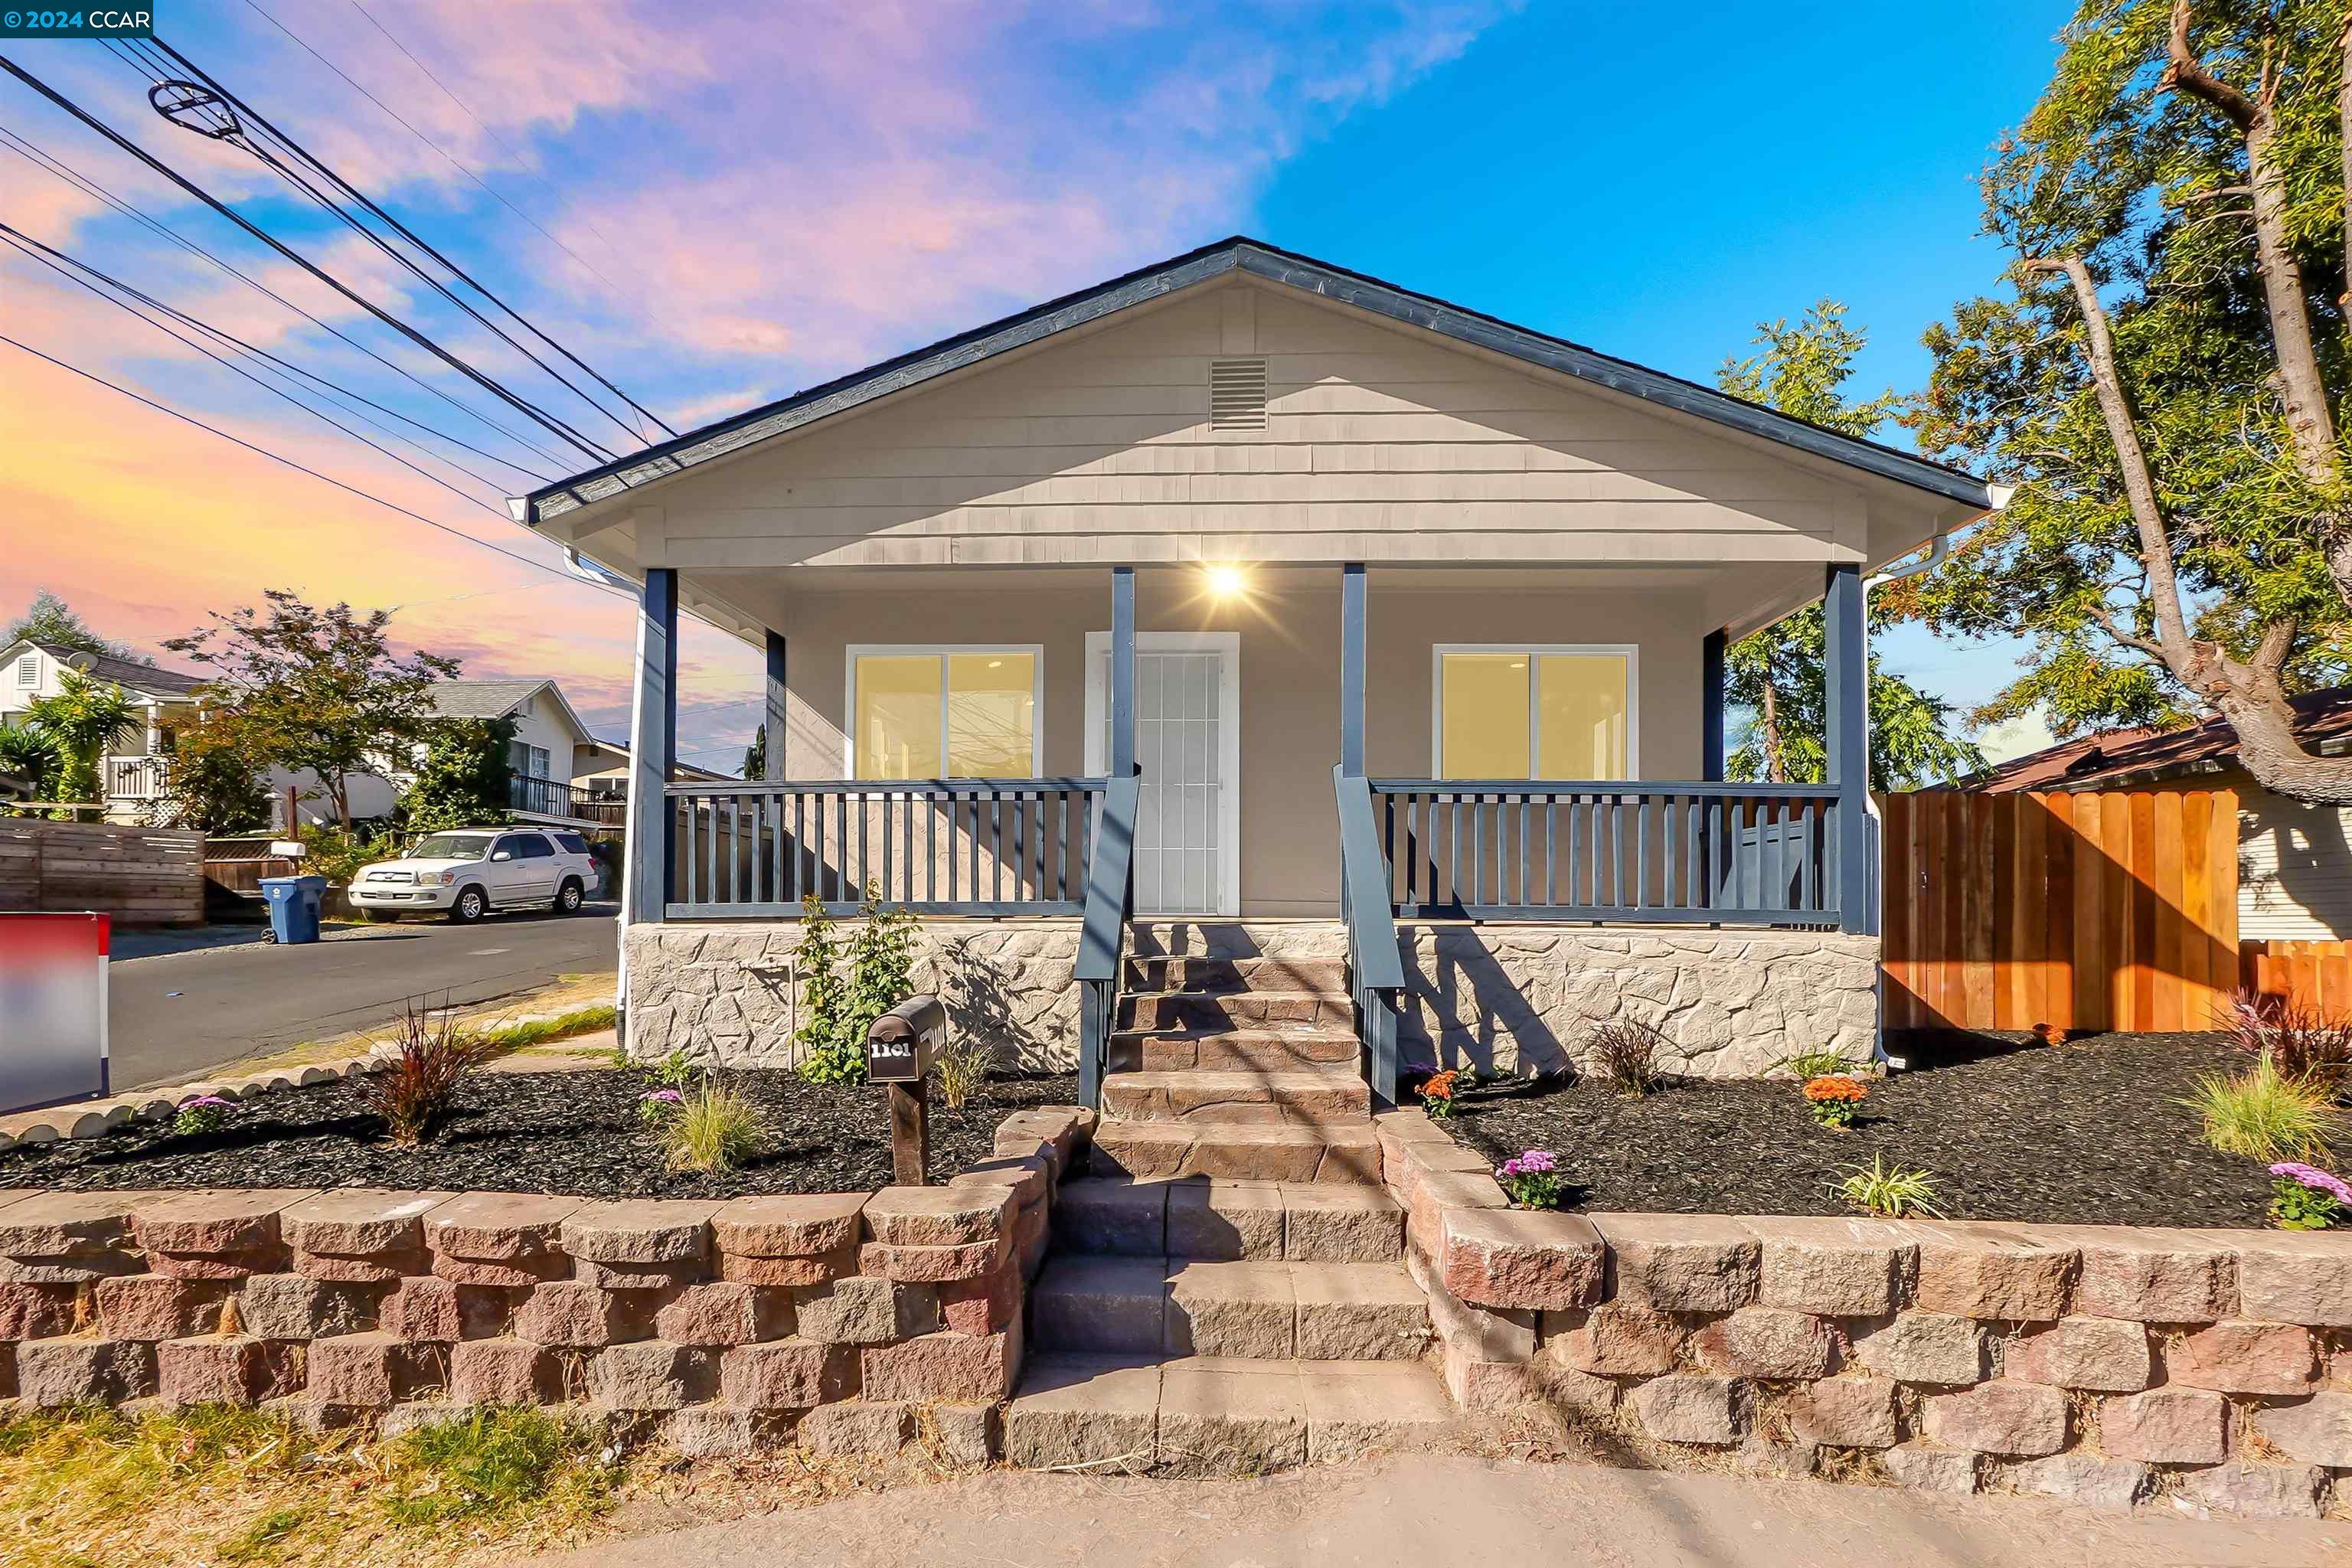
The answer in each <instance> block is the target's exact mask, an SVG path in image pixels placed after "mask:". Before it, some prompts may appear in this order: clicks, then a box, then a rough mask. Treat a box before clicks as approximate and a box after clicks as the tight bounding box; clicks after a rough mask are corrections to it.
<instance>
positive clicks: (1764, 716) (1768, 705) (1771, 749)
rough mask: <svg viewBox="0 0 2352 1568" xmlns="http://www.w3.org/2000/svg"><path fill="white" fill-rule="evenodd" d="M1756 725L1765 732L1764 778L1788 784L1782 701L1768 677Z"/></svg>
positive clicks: (1766, 780)
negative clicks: (1783, 746) (1782, 737)
mask: <svg viewBox="0 0 2352 1568" xmlns="http://www.w3.org/2000/svg"><path fill="white" fill-rule="evenodd" d="M1756 727H1757V728H1758V729H1759V730H1760V731H1763V733H1764V780H1765V782H1766V783H1767V784H1787V783H1788V782H1789V764H1788V761H1787V759H1786V758H1785V757H1784V756H1783V755H1782V754H1781V751H1780V695H1779V693H1777V692H1775V691H1774V690H1773V689H1772V682H1771V680H1770V679H1769V677H1768V678H1767V679H1766V680H1765V682H1764V700H1763V702H1762V703H1761V704H1759V711H1758V714H1757V722H1756Z"/></svg>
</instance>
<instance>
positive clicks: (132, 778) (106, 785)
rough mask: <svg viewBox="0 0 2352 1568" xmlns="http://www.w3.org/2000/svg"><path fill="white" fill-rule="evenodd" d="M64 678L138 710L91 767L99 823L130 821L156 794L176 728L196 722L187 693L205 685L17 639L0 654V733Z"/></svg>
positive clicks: (175, 672)
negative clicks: (99, 802) (97, 684)
mask: <svg viewBox="0 0 2352 1568" xmlns="http://www.w3.org/2000/svg"><path fill="white" fill-rule="evenodd" d="M70 671H79V672H80V673H82V674H84V675H87V676H89V677H90V678H91V679H96V680H102V681H110V682H112V683H113V684H114V685H117V686H120V687H121V688H122V689H123V690H125V691H127V692H129V693H130V694H131V699H132V700H134V701H135V702H136V703H137V704H138V705H139V710H140V715H141V716H140V718H139V719H137V720H134V721H132V722H131V723H130V724H128V725H125V726H124V727H123V729H122V731H121V733H119V734H118V735H116V736H115V738H114V742H113V744H111V745H110V746H108V747H107V749H106V751H105V753H104V754H103V755H102V756H101V757H100V763H99V781H100V787H101V788H102V789H103V790H104V791H105V795H106V816H107V819H108V820H109V821H113V822H126V823H127V822H135V821H137V820H138V819H139V817H140V816H141V814H142V812H143V811H144V810H145V808H146V806H147V805H148V803H150V802H151V801H152V800H154V799H155V797H156V796H157V795H161V794H162V793H163V757H164V755H165V753H167V752H170V750H171V749H172V742H173V736H174V735H175V734H176V733H177V732H178V731H179V730H180V728H181V727H182V726H183V725H189V724H194V722H195V721H196V703H195V696H194V694H195V691H196V689H197V688H199V687H201V686H202V685H204V683H205V678H204V677H203V676H201V675H192V674H190V673H188V672H187V671H186V670H182V669H165V668H162V667H161V666H159V665H152V664H142V663H141V662H140V661H138V660H137V659H131V658H117V657H115V656H114V655H112V654H93V653H84V652H82V651H81V650H80V649H79V648H69V647H61V646H58V645H57V644H54V643H39V642H32V641H27V640H23V639H20V640H18V641H16V642H13V643H10V644H9V645H8V646H7V647H5V648H0V727H5V728H8V729H15V728H17V727H18V726H21V725H22V724H24V723H25V722H26V712H27V710H30V709H31V707H32V706H33V704H34V703H35V702H36V701H37V700H40V699H41V698H44V697H55V696H57V695H58V693H59V692H60V691H62V690H63V689H65V677H66V675H67V674H68V672H70Z"/></svg>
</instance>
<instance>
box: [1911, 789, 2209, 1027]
mask: <svg viewBox="0 0 2352 1568" xmlns="http://www.w3.org/2000/svg"><path fill="white" fill-rule="evenodd" d="M1884 841H1885V860H1884V862H1883V864H1884V872H1885V921H1884V928H1885V942H1884V946H1883V951H1882V957H1883V962H1884V963H1885V980H1886V984H1885V1020H1886V1024H1887V1026H1888V1027H1890V1028H1931V1029H1932V1028H1949V1029H2030V1028H2032V1026H2035V1025H2036V1024H2052V1025H2055V1026H2058V1027H2059V1028H2062V1029H2069V1030H2094V1029H2136V1030H2174V1029H2205V1028H2210V1027H2213V1026H2214V1023H2215V1020H2216V1017H2217V1016H2218V1013H2219V1010H2220V1009H2221V1006H2222V1005H2224V1004H2225V1003H2226V1002H2227V1000H2228V998H2229V995H2230V993H2231V991H2232V990H2233V989H2234V988H2235V987H2236V986H2237V984H2238V968H2239V959H2238V798H2237V795H2235V794H2234V793H2233V792H2231V791H2230V790H2225V789H2217V790H2181V791H2175V792H2169V793H2162V792H2156V793H2151V792H2143V791H2129V792H2126V791H2115V792H2105V791H2098V792H2094V791H2084V792H2081V793H2074V794H2051V795H1963V794H1959V793H1957V792H1954V791H1948V790H1933V791H1926V792H1922V793H1920V794H1916V795H1889V796H1887V797H1886V799H1885V839H1884Z"/></svg>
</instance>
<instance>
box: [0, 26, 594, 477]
mask: <svg viewBox="0 0 2352 1568" xmlns="http://www.w3.org/2000/svg"><path fill="white" fill-rule="evenodd" d="M0 70H5V71H6V72H7V73H8V74H9V75H10V76H13V77H15V78H16V79H17V80H19V81H21V82H23V83H24V84H25V85H26V86H27V87H29V88H31V89H33V90H34V91H36V92H37V93H39V94H40V95H41V96H42V97H43V98H46V99H47V100H49V101H50V102H51V103H54V104H56V105H57V106H58V108H60V109H62V110H65V111H66V112H67V113H68V114H70V115H72V116H73V117H74V118H75V119H77V120H79V121H81V122H82V123H83V124H85V125H87V126H89V128H90V129H91V130H93V131H95V132H98V133H99V134H100V135H101V136H103V137H105V138H106V139H107V140H108V141H109V142H112V143H114V145H116V146H117V147H120V148H121V150H122V151H124V152H126V153H130V154H131V156H132V157H134V158H137V159H138V160H139V161H140V162H141V163H144V164H146V165H147V166H148V167H149V168H151V169H152V170H154V171H155V173H157V174H161V175H163V177H164V178H165V179H167V180H170V181H171V182H172V183H173V184H175V185H177V186H179V187H180V188H181V189H182V190H184V191H185V192H187V193H188V194H189V195H192V196H194V197H195V198H196V199H197V200H198V201H201V202H203V203H204V204H205V205H206V206H208V207H210V208H212V209H213V210H214V211H215V212H216V213H218V214H220V215H221V216H223V217H226V218H227V219H228V220H229V221H230V222H231V223H233V224H235V225H236V226H237V227H239V228H241V229H243V230H244V231H245V232H246V233H247V234H249V235H251V236H252V237H254V238H256V239H257V240H259V241H261V242H262V243H263V244H264V245H267V246H268V247H269V248H270V249H272V250H274V251H276V252H278V254H279V255H280V256H283V257H284V258H286V259H287V260H289V261H291V262H293V263H294V264H295V265H296V266H298V267H299V268H302V269H303V270H304V271H305V272H308V273H310V275H311V276H312V277H314V278H316V279H319V281H320V282H321V283H324V284H326V285H327V286H328V287H329V288H331V289H333V290H334V291H335V292H336V293H338V294H341V296H342V297H343V298H344V299H346V300H350V301H351V302H352V303H353V304H354V305H357V306H359V307H360V308H361V309H362V310H365V311H366V312H367V313H368V314H369V315H371V316H373V317H374V318H376V320H378V321H382V322H383V324H384V325H386V326H388V327H390V328H392V329H393V330H394V331H396V332H398V333H400V334H401V335H402V336H403V337H405V338H407V339H408V340H409V341H410V342H414V343H415V344H416V345H417V346H418V347H420V348H422V349H424V350H425V352H426V353H430V354H432V355H433V356H434V357H435V358H436V359H438V360H440V361H441V362H442V363H445V364H446V365H448V366H449V367H450V368H451V369H452V370H455V371H457V373H458V374H461V375H463V376H465V377H466V378H467V380H469V381H472V382H474V383H476V384H478V385H479V386H481V387H482V388H483V390H485V391H487V392H488V393H490V394H491V395H494V396H496V397H498V398H499V399H500V400H501V401H502V402H505V403H507V404H509V405H511V406H512V407H514V408H515V409H516V411H517V412H519V413H521V414H523V415H525V416H528V417H529V418H530V419H532V420H533V421H535V422H537V423H538V424H540V425H541V426H545V427H546V428H547V429H549V430H550V431H551V432H552V433H554V434H556V435H558V436H561V437H562V438H563V439H564V440H566V441H569V442H571V443H572V445H574V446H576V447H579V448H580V449H581V450H582V451H583V452H586V453H588V454H589V455H590V456H591V457H592V458H597V460H600V461H601V460H604V459H603V458H601V456H600V454H601V453H602V451H603V448H601V447H596V446H595V445H594V444H593V443H592V442H590V441H588V440H587V438H586V437H582V436H579V435H578V434H577V433H576V432H574V431H572V429H571V428H570V426H566V425H564V424H563V423H562V421H561V420H558V419H556V418H555V417H554V416H551V415H550V414H548V413H546V412H545V411H544V410H542V409H540V408H538V407H537V406H535V405H532V404H530V403H529V402H528V401H526V400H525V399H523V398H521V397H520V396H519V395H516V394H515V393H513V392H511V391H509V390H508V389H507V388H506V387H504V386H502V385H500V384H499V383H497V382H495V381H493V380H491V379H490V378H489V377H488V376H487V375H485V374H482V373H481V372H480V371H478V370H476V369H475V368H474V367H473V366H472V365H470V364H467V363H466V362H465V361H463V360H461V359H459V358H458V357H457V355H455V354H453V353H450V352H449V351H448V350H446V349H445V348H443V347H442V346H441V345H440V344H439V343H436V342H434V341H433V340H432V339H431V338H428V337H426V336H425V334H424V333H423V332H420V331H417V330H416V329H415V328H414V327H412V326H410V325H409V324H408V323H407V322H405V321H401V320H400V319H398V318H397V317H395V316H394V315H392V314H391V313H390V312H388V311H386V310H383V309H382V308H381V307H379V306H377V305H376V304H375V303H374V302H373V301H372V300H367V299H365V298H363V297H362V296H361V295H360V294H357V293H355V292H353V291H352V289H350V288H348V287H346V286H345V285H344V284H343V283H342V282H341V280H340V279H337V278H335V277H334V276H332V275H331V274H330V273H328V272H327V271H325V270H324V269H323V268H320V267H317V266H315V265H313V264H312V263H311V262H310V259H309V258H306V257H304V256H302V255H301V254H300V253H299V251H296V250H294V249H293V248H292V247H289V246H288V245H286V244H285V243H283V242H282V241H280V240H279V239H278V238H277V237H276V236H274V235H271V234H270V233H268V231H267V230H265V229H263V228H261V227H259V226H257V225H255V224H254V223H252V222H250V221H248V220H247V218H246V217H245V216H244V215H243V214H241V213H239V212H237V211H236V209H235V208H233V207H231V206H229V205H227V204H226V203H225V202H223V201H221V200H220V199H219V198H218V197H216V196H215V195H213V194H212V193H211V192H209V191H207V190H205V188H204V187H202V186H201V185H198V184H195V182H194V181H193V180H190V179H188V178H187V177H186V176H185V175H184V174H181V173H180V172H179V171H178V170H176V169H173V167H171V166H170V165H169V164H167V163H164V162H163V160H161V159H159V158H157V157H155V156H154V155H153V154H152V153H149V152H147V151H146V149H144V148H142V147H141V146H139V145H138V144H137V143H136V142H131V140H130V139H129V138H127V137H125V136H123V135H122V134H121V132H118V131H116V130H114V129H113V128H112V127H111V126H110V125H108V124H106V123H105V122H104V121H100V120H99V119H98V118H97V117H96V116H94V115H92V114H91V113H90V112H89V110H85V109H83V108H82V107H81V105H79V103H76V102H75V101H74V100H72V99H70V98H68V97H67V96H66V95H65V94H63V93H61V92H59V91H58V90H57V89H55V88H53V87H51V86H49V84H48V83H47V82H45V81H43V80H42V79H40V78H38V77H37V76H35V75H34V74H33V73H32V72H30V71H28V70H26V68H24V67H22V66H20V65H18V64H17V63H16V61H14V60H12V59H10V58H7V57H6V56H5V55H0Z"/></svg>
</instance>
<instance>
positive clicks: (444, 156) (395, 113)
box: [245, 0, 621, 296]
mask: <svg viewBox="0 0 2352 1568" xmlns="http://www.w3.org/2000/svg"><path fill="white" fill-rule="evenodd" d="M245 4H246V5H247V8H248V9H250V10H252V11H253V12H254V13H255V14H256V15H257V16H260V17H261V19H262V20H263V21H265V22H268V24H269V25H270V26H273V27H275V28H277V29H278V31H279V32H281V33H283V34H285V35H286V36H287V37H289V38H291V39H292V40H293V41H294V42H295V43H297V44H299V45H300V46H301V47H302V48H303V50H304V51H305V52H307V53H308V54H309V55H310V58H312V59H315V60H317V61H318V62H319V63H320V65H322V66H324V67H326V68H328V69H329V70H331V71H333V72H334V73H335V74H336V75H337V76H338V77H341V79H343V81H344V82H345V83H347V84H348V85H349V86H350V87H351V89H352V90H353V91H354V92H357V93H358V94H359V95H360V96H361V97H362V98H364V99H366V100H368V101H369V102H370V103H373V104H374V105H375V106H376V107H377V108H378V109H381V110H383V111H384V113H386V114H387V115H390V116H391V117H392V118H393V119H394V121H398V122H399V124H400V126H401V128H402V129H403V130H404V131H406V132H408V133H409V134H410V135H412V136H414V137H415V138H416V139H417V140H418V141H419V142H424V143H425V146H427V147H429V148H431V149H432V150H433V151H434V152H435V153H439V154H440V157H441V161H442V162H443V163H447V164H448V165H449V166H450V167H451V168H453V169H455V170H457V172H458V173H459V174H463V175H465V176H466V177H467V179H469V180H471V181H473V182H474V184H478V185H479V186H481V188H482V189H483V190H485V191H487V192H488V193H489V194H490V195H492V196H494V197H496V198H497V200H498V201H499V205H502V206H504V207H505V208H506V209H507V210H508V211H509V212H510V213H512V214H514V215H515V216H517V217H519V218H520V219H522V221H523V222H525V223H527V224H529V225H530V226H531V227H532V228H534V229H536V230H538V232H539V235H540V237H541V238H542V239H544V240H546V241H547V242H548V243H549V244H550V245H552V246H554V247H555V248H557V249H558V250H561V251H562V252H563V254H564V255H566V256H568V257H570V258H572V260H574V261H576V262H578V263H580V265H581V267H582V268H583V269H584V270H585V271H587V272H588V273H589V274H590V275H591V276H592V277H593V278H595V279H597V280H598V281H600V282H602V283H603V284H604V286H605V287H606V288H608V289H612V290H613V292H614V295H615V296H618V295H619V294H620V293H621V286H620V285H619V284H618V283H615V282H614V281H613V279H610V278H608V277H606V276H605V275H604V273H603V272H602V271H599V270H598V269H597V268H596V267H595V265H594V264H593V262H591V261H590V260H589V259H588V258H586V257H584V256H583V255H581V254H580V253H579V252H578V251H576V250H574V249H572V247H570V246H568V245H566V244H564V243H563V241H562V240H561V239H559V238H557V237H555V236H554V235H552V234H550V233H549V232H548V231H547V230H546V229H544V228H541V227H540V224H539V220H538V219H536V218H534V217H532V216H530V214H529V213H527V212H525V211H523V210H522V208H520V207H519V206H517V205H514V203H513V202H511V201H509V200H508V199H507V196H506V193H504V192H503V191H500V190H499V188H498V187H497V186H496V185H493V184H490V183H489V182H488V180H486V179H484V178H483V177H482V176H481V175H479V174H476V173H475V172H474V171H473V169H472V168H470V167H469V166H467V164H466V163H464V162H463V161H462V160H460V159H459V158H457V156H456V155H455V154H454V153H450V152H449V151H448V150H447V149H446V148H444V147H443V146H442V145H441V144H440V143H439V142H436V141H434V140H433V138H431V137H430V136H427V135H426V134H425V132H422V131H419V130H418V129H417V128H416V127H415V125H412V124H410V123H409V121H407V120H406V119H405V118H404V116H403V115H402V114H401V112H400V111H399V110H396V109H394V108H393V107H392V105H390V104H388V103H386V102H385V101H384V100H382V99H380V98H378V97H377V96H376V95H375V94H374V93H373V92H370V91H369V90H368V89H366V88H365V87H364V86H362V85H361V84H360V83H359V82H358V81H355V80H353V79H352V76H351V75H350V73H349V72H347V71H345V70H344V69H343V68H342V67H341V66H339V65H337V64H336V63H335V62H334V61H332V60H331V59H329V58H327V57H326V56H324V55H322V54H320V52H319V51H318V50H317V49H315V48H313V47H311V46H310V42H309V40H307V39H305V38H304V37H302V36H301V35H300V34H299V33H297V32H296V31H294V29H293V28H291V27H289V26H287V25H286V24H285V23H283V22H281V21H279V20H278V18H277V17H276V16H271V15H270V14H269V13H268V11H266V10H264V9H262V7H261V6H260V5H257V3H256V0H245ZM370 19H371V20H373V18H370ZM458 107H459V108H460V109H463V108H464V107H465V106H464V105H463V104H459V105H458Z"/></svg>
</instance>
